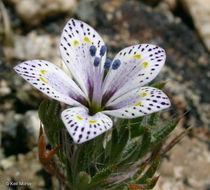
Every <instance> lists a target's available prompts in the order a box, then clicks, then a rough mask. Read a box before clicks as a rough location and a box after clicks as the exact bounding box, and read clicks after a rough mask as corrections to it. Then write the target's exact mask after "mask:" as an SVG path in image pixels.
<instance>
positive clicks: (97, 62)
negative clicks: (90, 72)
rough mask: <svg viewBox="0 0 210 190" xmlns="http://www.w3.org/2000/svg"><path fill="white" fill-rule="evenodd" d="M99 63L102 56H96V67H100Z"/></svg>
mask: <svg viewBox="0 0 210 190" xmlns="http://www.w3.org/2000/svg"><path fill="white" fill-rule="evenodd" d="M99 63H100V58H99V57H96V58H95V59H94V63H93V64H94V66H95V67H98V65H99Z"/></svg>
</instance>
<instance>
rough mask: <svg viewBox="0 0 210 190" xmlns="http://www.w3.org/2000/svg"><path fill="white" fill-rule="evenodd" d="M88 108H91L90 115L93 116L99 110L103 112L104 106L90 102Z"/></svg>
mask: <svg viewBox="0 0 210 190" xmlns="http://www.w3.org/2000/svg"><path fill="white" fill-rule="evenodd" d="M88 109H89V115H90V116H93V115H95V114H96V113H97V112H101V111H103V110H104V108H102V107H99V106H97V105H94V104H92V103H89V106H88Z"/></svg>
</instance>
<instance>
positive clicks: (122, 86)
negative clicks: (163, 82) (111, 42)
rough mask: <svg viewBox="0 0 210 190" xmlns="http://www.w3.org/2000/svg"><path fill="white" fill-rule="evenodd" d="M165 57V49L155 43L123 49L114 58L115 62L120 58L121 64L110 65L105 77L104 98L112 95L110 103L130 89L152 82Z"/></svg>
mask: <svg viewBox="0 0 210 190" xmlns="http://www.w3.org/2000/svg"><path fill="white" fill-rule="evenodd" d="M165 59H166V55H165V51H164V50H163V49H162V48H160V47H158V46H155V45H150V44H140V45H135V46H130V47H127V48H125V49H123V50H121V51H120V52H119V53H118V54H117V55H116V57H115V58H114V60H113V63H114V62H115V61H116V60H119V61H120V62H121V64H120V65H119V66H118V67H117V68H116V69H113V67H110V71H109V73H108V74H107V77H106V79H105V83H104V86H103V88H104V89H103V94H104V97H103V99H105V97H107V96H110V97H109V98H108V99H109V101H108V103H109V102H111V101H113V100H114V99H116V98H117V97H119V96H121V95H123V94H125V93H127V92H129V91H130V90H133V89H135V88H137V87H140V86H143V85H145V84H146V83H148V82H150V81H151V80H153V79H154V78H155V77H156V76H157V74H158V73H159V72H160V70H161V68H162V67H163V65H164V63H165ZM114 68H115V67H114ZM110 94H111V95H110ZM104 102H105V103H106V101H104Z"/></svg>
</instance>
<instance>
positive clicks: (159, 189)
mask: <svg viewBox="0 0 210 190" xmlns="http://www.w3.org/2000/svg"><path fill="white" fill-rule="evenodd" d="M179 132H180V129H176V131H175V133H179ZM173 136H174V135H173ZM186 153H187V154H186ZM168 157H169V159H164V160H163V161H162V163H161V167H160V171H159V172H160V174H161V177H160V181H159V182H158V184H157V186H156V187H155V189H154V190H168V189H172V190H173V189H174V190H179V189H180V190H182V189H186V190H194V189H205V188H206V187H207V186H208V185H209V181H210V174H209V171H210V152H209V150H208V146H207V145H206V144H205V143H203V142H200V141H199V140H198V139H196V138H193V139H190V138H189V137H185V138H184V139H183V140H182V141H181V142H180V143H179V144H177V145H176V146H175V147H174V148H173V150H172V151H170V152H169V154H168Z"/></svg>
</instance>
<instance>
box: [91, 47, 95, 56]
mask: <svg viewBox="0 0 210 190" xmlns="http://www.w3.org/2000/svg"><path fill="white" fill-rule="evenodd" d="M95 54H96V46H90V55H91V56H95Z"/></svg>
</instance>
